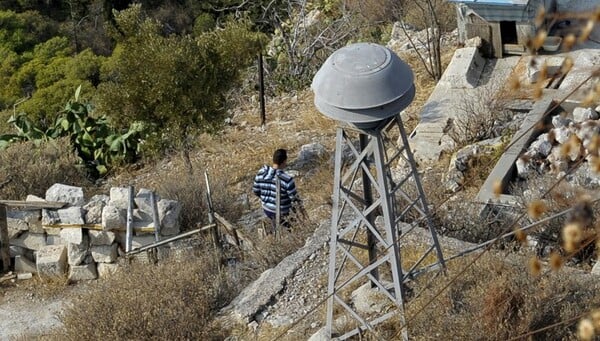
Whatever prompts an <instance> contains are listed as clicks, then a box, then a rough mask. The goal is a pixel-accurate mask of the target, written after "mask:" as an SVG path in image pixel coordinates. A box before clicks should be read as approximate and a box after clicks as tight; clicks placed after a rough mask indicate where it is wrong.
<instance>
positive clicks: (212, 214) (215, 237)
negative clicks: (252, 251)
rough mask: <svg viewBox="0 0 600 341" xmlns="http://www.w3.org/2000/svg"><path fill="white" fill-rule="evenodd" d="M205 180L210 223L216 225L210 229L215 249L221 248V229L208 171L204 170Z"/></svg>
mask: <svg viewBox="0 0 600 341" xmlns="http://www.w3.org/2000/svg"><path fill="white" fill-rule="evenodd" d="M204 180H205V181H206V204H207V205H208V224H209V225H213V224H214V225H215V226H214V227H213V228H211V229H210V232H211V236H212V240H213V246H214V247H215V250H221V243H219V231H218V230H217V225H216V224H215V210H214V208H213V204H212V195H211V193H210V182H209V181H208V171H207V170H205V171H204Z"/></svg>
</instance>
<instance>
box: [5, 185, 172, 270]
mask: <svg viewBox="0 0 600 341" xmlns="http://www.w3.org/2000/svg"><path fill="white" fill-rule="evenodd" d="M155 197H156V201H157V211H158V217H159V222H160V227H161V228H160V235H161V236H162V237H167V236H173V235H177V234H178V233H179V231H180V225H179V216H180V211H181V205H180V204H179V202H177V201H174V200H167V199H161V198H160V197H159V196H158V195H155ZM150 198H151V191H150V190H148V189H140V190H139V191H137V194H136V195H135V197H134V207H133V230H134V233H133V238H132V249H135V248H139V247H141V246H144V245H148V244H151V243H153V242H154V241H155V235H154V223H153V219H152V217H153V211H152V206H153V205H152V201H151V199H150ZM26 201H37V202H39V201H53V202H64V203H66V205H65V206H64V207H63V208H61V209H55V210H54V209H42V210H39V209H38V210H15V209H9V210H8V212H7V223H8V231H9V240H10V256H11V257H14V265H15V271H16V272H17V273H37V274H39V275H40V277H63V276H65V275H67V276H68V279H69V280H70V281H80V280H87V279H95V278H97V277H103V276H106V275H110V274H111V273H113V272H114V271H116V269H117V265H116V261H117V257H118V256H119V255H123V254H124V250H125V239H126V222H127V209H128V205H129V204H128V202H129V189H128V188H127V187H113V188H111V189H110V194H109V195H95V196H93V197H91V198H90V199H89V200H86V199H85V197H84V194H83V189H82V188H80V187H74V186H68V185H63V184H54V185H53V186H51V187H50V188H49V189H48V190H47V191H46V196H45V198H39V197H35V196H31V195H30V196H28V197H27V199H26Z"/></svg>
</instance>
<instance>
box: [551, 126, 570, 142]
mask: <svg viewBox="0 0 600 341" xmlns="http://www.w3.org/2000/svg"><path fill="white" fill-rule="evenodd" d="M552 133H553V135H554V140H555V141H556V142H558V143H559V144H563V143H566V142H567V141H569V139H570V138H571V135H573V132H572V131H571V130H570V129H568V128H567V127H564V126H563V127H558V128H554V129H552Z"/></svg>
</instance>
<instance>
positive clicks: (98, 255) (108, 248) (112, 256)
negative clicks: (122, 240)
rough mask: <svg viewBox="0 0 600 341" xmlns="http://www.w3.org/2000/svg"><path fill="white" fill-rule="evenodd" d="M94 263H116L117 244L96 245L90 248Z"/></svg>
mask: <svg viewBox="0 0 600 341" xmlns="http://www.w3.org/2000/svg"><path fill="white" fill-rule="evenodd" d="M90 250H91V252H92V257H93V258H94V261H96V262H98V263H114V261H115V260H116V259H117V244H116V243H113V244H112V245H94V246H92V247H90Z"/></svg>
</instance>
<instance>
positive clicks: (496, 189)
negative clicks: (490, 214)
mask: <svg viewBox="0 0 600 341" xmlns="http://www.w3.org/2000/svg"><path fill="white" fill-rule="evenodd" d="M492 192H493V193H494V197H496V198H498V197H499V196H500V194H502V181H500V180H495V181H494V183H493V184H492Z"/></svg>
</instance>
